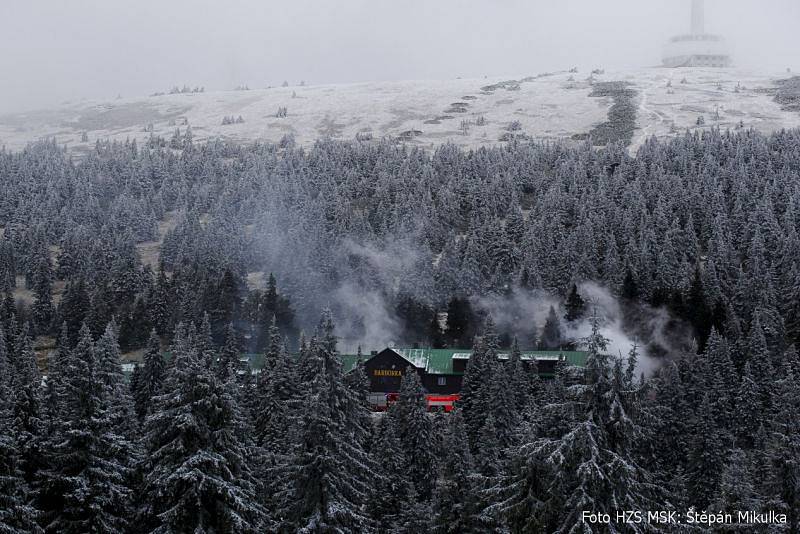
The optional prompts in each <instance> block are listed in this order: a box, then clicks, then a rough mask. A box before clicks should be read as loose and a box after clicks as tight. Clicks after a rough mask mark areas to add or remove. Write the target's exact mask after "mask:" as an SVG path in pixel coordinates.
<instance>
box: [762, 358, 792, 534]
mask: <svg viewBox="0 0 800 534" xmlns="http://www.w3.org/2000/svg"><path fill="white" fill-rule="evenodd" d="M795 357H796V355H795ZM773 406H774V407H775V409H774V412H773V414H772V415H771V420H772V423H771V425H770V427H771V431H770V432H769V435H768V437H767V440H766V443H765V447H764V448H765V451H764V455H765V457H766V466H765V467H766V469H765V470H764V471H766V472H765V473H763V479H762V482H761V484H760V486H759V489H760V490H761V491H760V492H759V493H760V494H761V496H762V498H763V497H766V504H767V508H768V509H772V510H776V511H780V512H782V513H785V514H786V516H787V520H788V521H787V523H788V524H787V526H788V528H789V531H790V532H793V531H796V530H798V528H800V381H798V375H797V374H796V373H795V372H794V371H792V370H791V364H789V365H787V366H786V368H785V370H784V376H783V377H782V378H780V379H779V380H778V381H777V382H776V384H775V387H774V389H773ZM764 494H766V495H764Z"/></svg>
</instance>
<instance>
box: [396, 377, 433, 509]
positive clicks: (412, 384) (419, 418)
mask: <svg viewBox="0 0 800 534" xmlns="http://www.w3.org/2000/svg"><path fill="white" fill-rule="evenodd" d="M427 412H428V409H427V402H426V400H425V391H424V390H423V388H422V382H421V381H420V379H419V374H418V373H417V370H416V369H415V368H414V367H413V366H409V367H408V368H406V370H405V372H404V373H403V378H402V381H401V383H400V395H399V397H398V400H397V402H396V403H395V404H394V405H392V406H391V408H390V413H391V417H392V419H393V421H394V422H395V425H396V432H397V435H398V436H399V438H400V443H401V445H402V447H403V452H404V453H405V454H404V457H405V459H406V462H407V468H408V469H407V474H408V476H409V477H410V478H411V480H413V481H414V486H415V488H416V490H417V493H418V494H419V497H420V499H422V500H425V501H427V500H428V499H430V496H431V491H432V489H433V482H434V478H435V460H436V459H435V457H434V450H433V449H432V448H431V441H432V433H433V428H432V427H431V420H430V418H429V417H428V413H427Z"/></svg>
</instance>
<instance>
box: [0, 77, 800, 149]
mask: <svg viewBox="0 0 800 534" xmlns="http://www.w3.org/2000/svg"><path fill="white" fill-rule="evenodd" d="M786 77H787V75H786V74H782V75H781V74H777V75H774V76H770V75H759V74H752V73H747V72H743V71H739V70H735V69H700V68H698V69H661V68H651V69H640V70H635V71H627V72H606V73H602V74H595V75H592V76H591V80H590V76H589V74H588V73H586V72H579V73H569V72H560V73H553V74H541V75H537V76H529V77H518V78H511V79H509V78H495V79H491V78H486V79H457V80H450V81H424V82H423V81H414V82H380V83H360V84H351V85H321V86H304V87H278V88H269V89H256V90H249V91H221V92H205V93H196V94H175V95H162V96H151V97H142V98H126V99H117V100H113V101H108V102H81V103H77V104H65V105H63V106H62V107H60V108H57V109H52V110H42V111H37V112H30V113H18V114H7V115H2V116H0V146H5V147H7V148H8V149H20V148H22V147H24V146H25V145H26V144H27V143H29V142H31V141H35V140H37V139H40V138H43V137H48V138H53V137H54V138H55V139H56V140H57V141H58V142H59V143H61V144H65V145H67V146H68V147H70V148H71V149H73V150H76V151H81V150H85V149H87V148H88V147H90V146H92V145H93V144H94V142H95V141H96V140H97V139H118V140H124V139H126V138H130V139H134V138H135V139H138V140H143V139H146V138H147V137H149V136H150V129H152V131H153V132H154V133H156V134H159V135H162V136H165V137H169V136H171V135H172V134H173V132H174V131H175V129H176V128H180V129H181V130H182V131H183V130H185V128H186V125H187V124H188V125H191V128H192V133H193V135H194V139H195V140H199V141H202V140H204V139H208V138H213V137H224V138H228V139H234V140H239V141H248V140H255V139H261V140H268V141H278V140H280V139H281V138H282V137H283V136H284V135H286V134H293V135H294V137H295V141H296V142H297V143H299V144H303V145H309V144H311V143H313V142H314V141H315V140H316V139H319V138H320V137H325V136H329V137H333V138H339V139H352V138H354V137H356V135H357V134H361V135H371V136H372V138H380V137H385V136H389V137H398V138H402V139H404V140H406V141H407V142H409V143H412V144H417V145H420V146H424V147H431V146H435V145H436V144H440V143H444V142H448V141H449V142H453V143H455V144H458V145H463V146H469V147H476V146H481V145H496V144H499V143H501V142H503V141H501V140H503V139H505V140H507V139H509V138H510V137H512V136H515V135H521V134H522V135H527V136H530V137H533V138H536V139H581V138H585V137H586V135H587V134H589V133H590V132H592V130H593V128H595V127H596V126H598V125H601V124H603V123H604V122H606V121H608V114H609V110H610V109H611V108H612V106H613V104H614V101H615V99H614V98H612V97H609V96H603V97H597V96H591V95H593V90H594V87H593V86H592V83H591V81H594V82H616V81H622V82H627V83H628V84H629V86H628V88H630V89H633V90H634V91H635V94H634V96H633V98H632V99H630V102H629V104H628V106H629V107H631V108H632V111H634V112H635V118H630V119H629V120H635V123H632V125H631V126H632V127H635V131H634V132H633V137H632V139H631V148H632V149H634V150H635V148H636V147H637V146H639V145H640V144H641V143H642V142H643V141H644V140H645V139H646V138H647V137H648V136H650V135H656V136H659V137H663V136H669V135H674V134H675V133H679V132H683V131H684V130H686V129H696V128H698V127H701V128H710V127H714V126H719V127H721V128H735V127H737V126H740V125H742V124H743V125H744V126H745V127H748V128H749V127H753V128H756V129H758V130H761V131H767V132H768V131H772V130H776V129H780V128H789V127H797V126H800V113H796V112H790V111H785V110H782V109H781V106H780V105H779V104H778V103H776V102H775V101H774V90H775V84H776V82H777V81H778V80H780V79H781V78H786ZM280 108H285V109H286V116H285V117H278V116H277V115H278V114H279V113H278V111H279V109H280ZM629 115H630V116H631V117H634V114H632V113H631V114H629ZM239 116H241V117H242V119H243V120H244V122H243V123H237V124H226V125H223V120H224V119H225V117H233V118H238V117H239ZM700 116H702V117H703V121H702V122H703V124H702V125H698V117H700ZM84 133H86V136H85V137H84V135H83V134H84ZM593 137H594V136H593ZM82 138H83V139H84V141H82Z"/></svg>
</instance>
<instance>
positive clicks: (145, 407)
mask: <svg viewBox="0 0 800 534" xmlns="http://www.w3.org/2000/svg"><path fill="white" fill-rule="evenodd" d="M143 359H144V362H143V365H142V367H141V371H140V375H139V379H138V381H137V384H136V390H135V391H134V392H133V394H134V403H135V409H136V416H137V417H138V418H139V421H140V422H143V421H144V419H145V417H146V416H147V414H148V412H149V411H150V409H151V407H152V399H153V397H155V396H157V395H159V394H160V393H161V385H162V383H163V382H164V376H165V373H166V363H165V362H164V357H163V356H162V354H161V339H159V337H158V334H157V333H156V331H155V329H153V330H152V331H151V332H150V339H148V341H147V348H146V349H145V353H144V356H143Z"/></svg>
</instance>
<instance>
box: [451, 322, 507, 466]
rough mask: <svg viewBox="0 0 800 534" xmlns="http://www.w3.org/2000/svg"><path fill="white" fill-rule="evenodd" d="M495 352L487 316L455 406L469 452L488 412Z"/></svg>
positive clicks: (494, 337) (474, 448)
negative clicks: (465, 432) (456, 406)
mask: <svg viewBox="0 0 800 534" xmlns="http://www.w3.org/2000/svg"><path fill="white" fill-rule="evenodd" d="M498 349H499V339H498V337H497V332H496V331H495V327H494V321H493V320H492V318H491V317H487V319H486V323H485V325H484V331H483V334H482V335H481V336H479V337H476V338H475V342H474V344H473V348H472V355H471V356H470V358H469V362H468V363H467V369H466V372H465V373H464V379H463V383H462V387H461V398H460V399H459V407H460V408H461V409H462V410H463V414H464V424H465V426H466V429H467V436H468V437H469V440H470V446H471V449H472V452H473V453H475V452H476V451H477V442H478V437H479V434H480V431H481V428H482V427H483V423H484V421H485V420H486V416H487V415H488V414H489V413H490V411H491V409H492V405H491V402H490V400H491V399H490V392H489V388H490V385H491V381H492V371H493V370H494V369H495V364H497V354H498Z"/></svg>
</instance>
